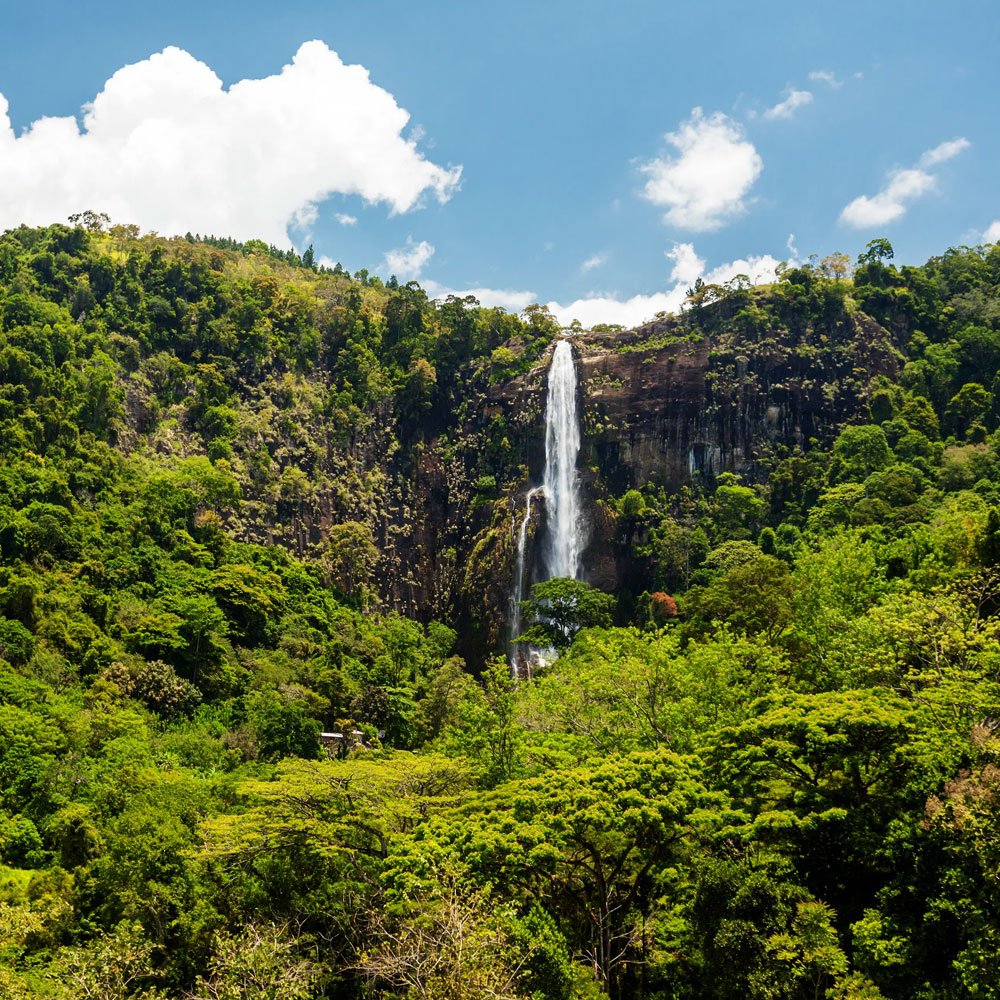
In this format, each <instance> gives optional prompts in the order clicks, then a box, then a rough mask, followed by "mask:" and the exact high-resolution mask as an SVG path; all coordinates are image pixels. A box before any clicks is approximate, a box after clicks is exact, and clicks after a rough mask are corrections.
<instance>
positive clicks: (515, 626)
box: [510, 486, 545, 671]
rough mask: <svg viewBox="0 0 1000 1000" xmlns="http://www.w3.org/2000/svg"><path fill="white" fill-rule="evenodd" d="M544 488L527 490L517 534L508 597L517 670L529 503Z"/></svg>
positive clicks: (512, 654)
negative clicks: (514, 560)
mask: <svg viewBox="0 0 1000 1000" xmlns="http://www.w3.org/2000/svg"><path fill="white" fill-rule="evenodd" d="M544 489H545V487H544V486H536V487H534V489H530V490H528V493H527V495H526V496H525V500H524V517H522V518H521V528H520V530H519V531H518V533H517V565H516V566H515V568H514V586H513V588H512V590H511V595H510V665H511V669H513V670H515V671H516V670H517V654H518V644H517V641H516V640H517V637H518V636H519V635H520V634H521V601H523V600H524V552H525V549H527V547H528V526H529V525H530V524H531V501H532V500H534V499H535V497H537V496H539V495H540V494H541V493H542V492H543V490H544Z"/></svg>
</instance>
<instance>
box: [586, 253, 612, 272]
mask: <svg viewBox="0 0 1000 1000" xmlns="http://www.w3.org/2000/svg"><path fill="white" fill-rule="evenodd" d="M607 261H608V255H607V254H605V253H595V254H594V255H593V256H591V257H588V258H587V259H586V260H585V261H584V262H583V263H582V264H581V265H580V270H581V271H593V270H595V269H596V268H598V267H603V266H604V265H605V264H606V263H607Z"/></svg>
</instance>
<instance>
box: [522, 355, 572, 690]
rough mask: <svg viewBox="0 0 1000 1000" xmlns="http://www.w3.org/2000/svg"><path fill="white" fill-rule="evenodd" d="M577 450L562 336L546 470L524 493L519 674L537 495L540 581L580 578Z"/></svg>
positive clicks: (553, 376)
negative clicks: (542, 520) (542, 524)
mask: <svg viewBox="0 0 1000 1000" xmlns="http://www.w3.org/2000/svg"><path fill="white" fill-rule="evenodd" d="M579 453H580V422H579V420H578V418H577V412H576V365H575V364H574V363H573V348H572V347H570V344H569V341H568V340H560V341H559V342H558V343H557V344H556V346H555V350H554V351H553V352H552V363H551V365H550V366H549V387H548V394H547V397H546V401H545V474H544V477H543V480H542V485H541V486H535V487H532V488H531V489H530V490H528V492H527V494H526V496H525V505H524V517H523V518H522V520H521V527H520V530H519V531H518V536H517V563H516V566H515V569H514V586H513V587H512V588H511V591H512V592H511V616H510V665H511V669H512V670H513V671H514V673H515V674H516V673H519V672H520V671H519V661H520V660H521V658H522V655H523V654H522V652H521V650H520V648H519V646H518V643H517V642H515V640H516V638H517V636H518V635H520V633H521V607H520V602H521V601H522V600H524V584H525V570H526V565H525V564H526V550H527V546H528V528H529V526H530V524H531V503H532V500H534V498H535V497H536V496H539V495H541V496H543V497H544V498H545V506H546V511H547V514H548V517H547V520H546V531H545V545H544V553H543V573H542V575H540V579H542V580H549V579H551V578H552V577H554V576H560V577H563V576H564V577H570V578H572V579H574V580H576V579H579V577H580V556H581V554H582V552H583V546H584V542H585V538H584V530H583V528H584V525H583V518H582V514H581V510H580V482H579V477H578V475H577V471H576V463H577V457H578V455H579ZM537 652H538V651H534V650H530V649H529V651H528V658H527V659H528V662H529V664H530V660H531V657H532V655H534V654H536V653H537ZM529 669H530V666H529Z"/></svg>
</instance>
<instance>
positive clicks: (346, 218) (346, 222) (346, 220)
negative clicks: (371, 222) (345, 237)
mask: <svg viewBox="0 0 1000 1000" xmlns="http://www.w3.org/2000/svg"><path fill="white" fill-rule="evenodd" d="M334 218H335V219H336V220H337V221H338V222H339V223H340V224H341V225H342V226H356V225H357V224H358V217H357V216H356V215H348V214H347V213H346V212H337V214H336V215H335V216H334Z"/></svg>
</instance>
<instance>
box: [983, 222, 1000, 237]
mask: <svg viewBox="0 0 1000 1000" xmlns="http://www.w3.org/2000/svg"><path fill="white" fill-rule="evenodd" d="M983 242H984V243H1000V219H997V220H996V221H995V222H991V223H990V224H989V225H988V226H987V227H986V232H985V233H983Z"/></svg>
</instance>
